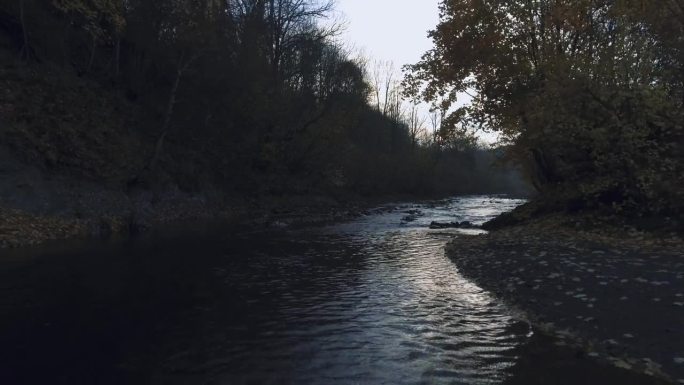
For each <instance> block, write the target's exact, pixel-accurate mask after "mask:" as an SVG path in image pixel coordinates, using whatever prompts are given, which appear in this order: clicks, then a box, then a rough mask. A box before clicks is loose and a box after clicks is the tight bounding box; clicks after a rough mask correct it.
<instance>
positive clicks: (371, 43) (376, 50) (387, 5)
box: [336, 0, 497, 143]
mask: <svg viewBox="0 0 684 385" xmlns="http://www.w3.org/2000/svg"><path fill="white" fill-rule="evenodd" d="M439 3H440V0H336V10H337V11H336V12H337V15H336V17H339V18H341V19H342V20H344V21H345V23H346V29H345V31H344V32H343V34H342V36H341V38H342V40H343V41H345V42H346V43H347V44H348V45H349V46H350V47H353V48H355V49H357V50H360V51H361V52H363V54H364V56H366V57H368V58H369V59H371V60H380V61H391V62H393V63H394V67H395V68H396V70H397V71H399V70H400V69H401V67H402V66H403V65H405V64H413V63H416V62H418V61H419V60H420V58H421V57H422V56H423V54H424V53H425V52H427V51H428V50H430V48H432V40H431V39H430V38H429V37H428V32H429V31H430V30H432V29H434V28H435V27H436V26H437V23H438V22H439ZM463 99H464V100H463V101H466V100H468V99H469V98H468V97H467V96H466V95H463ZM421 110H423V113H424V114H425V115H426V116H427V114H428V111H429V106H428V105H427V104H424V105H423V106H422V107H421ZM479 137H480V139H481V140H482V141H483V142H485V143H494V142H496V140H497V136H496V135H494V134H489V133H480V134H479Z"/></svg>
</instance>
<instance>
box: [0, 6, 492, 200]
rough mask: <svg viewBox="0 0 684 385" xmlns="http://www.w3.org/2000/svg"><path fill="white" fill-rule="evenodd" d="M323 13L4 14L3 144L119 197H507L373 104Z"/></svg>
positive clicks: (123, 10) (121, 10)
mask: <svg viewBox="0 0 684 385" xmlns="http://www.w3.org/2000/svg"><path fill="white" fill-rule="evenodd" d="M331 10H332V3H331V2H325V1H309V0H155V1H149V0H11V1H9V0H6V1H3V2H2V5H1V6H0V32H1V34H2V40H0V44H2V46H3V47H4V49H5V50H6V52H9V51H13V53H14V55H15V57H16V58H20V59H21V62H19V61H18V59H17V60H14V59H9V58H8V56H7V55H4V57H3V61H4V62H5V65H4V67H3V73H2V75H3V77H4V78H5V79H6V86H7V89H8V90H9V91H8V94H7V95H9V96H7V100H8V101H6V103H5V105H6V106H10V105H11V106H12V107H11V108H5V109H4V110H0V111H3V112H2V113H3V114H4V116H3V117H2V118H3V119H4V120H6V121H7V122H9V123H10V124H8V125H7V126H6V127H5V129H4V130H5V132H4V133H3V134H4V135H3V144H5V145H8V146H10V147H12V148H13V149H15V150H16V151H17V152H18V153H20V154H21V156H22V157H24V158H26V159H27V160H30V161H32V162H38V163H41V164H43V165H44V166H45V167H46V168H48V169H50V170H53V169H54V170H57V171H64V172H69V173H74V174H78V175H79V176H84V177H88V178H93V179H101V180H106V181H107V182H108V183H112V184H114V185H117V186H118V185H126V186H127V187H128V188H137V187H141V186H142V187H145V186H150V185H158V184H160V183H162V184H163V183H171V184H175V185H178V186H180V187H181V188H182V189H186V190H196V189H203V188H205V187H206V186H215V187H219V188H228V189H234V190H238V191H245V192H262V193H288V192H290V193H305V192H308V191H311V190H326V189H337V188H341V189H348V190H354V191H357V192H361V193H367V194H383V193H412V192H420V193H431V192H445V193H446V192H485V190H487V192H489V190H496V191H497V192H502V191H503V190H505V189H506V186H504V185H501V183H499V185H496V183H498V182H492V181H491V180H488V179H487V178H486V177H484V174H483V173H482V169H481V168H477V167H476V166H475V165H476V163H477V162H478V160H480V161H481V160H482V158H483V156H485V157H488V159H489V160H488V161H487V162H489V163H491V162H490V161H493V160H494V158H493V157H492V156H491V155H483V154H486V153H487V152H486V151H483V150H479V149H477V148H476V146H474V145H473V142H471V143H470V144H468V145H467V146H464V145H459V146H451V145H449V143H450V142H449V140H450V139H449V138H446V139H444V140H440V141H435V140H428V139H424V140H418V135H417V130H416V127H415V125H411V124H410V122H407V120H406V117H405V116H403V115H402V114H397V113H396V112H397V111H393V113H392V114H390V113H389V112H388V111H380V108H379V106H370V105H369V103H368V100H369V93H370V92H371V87H370V86H369V82H368V79H367V76H366V70H365V66H364V63H362V62H361V61H359V60H357V59H353V58H351V55H350V54H349V53H348V52H346V51H345V49H344V48H343V47H342V46H340V45H339V44H337V43H335V40H334V36H335V33H336V30H335V29H336V27H335V26H323V24H321V23H319V20H320V19H322V18H324V17H327V16H328V15H329V13H330V11H331ZM329 24H332V23H328V24H326V25H329ZM444 132H446V130H445V131H444ZM489 163H487V164H488V165H489ZM477 164H481V163H477ZM478 167H479V166H478ZM492 172H493V173H495V174H496V173H498V171H492ZM497 175H499V174H497ZM502 180H504V179H502ZM499 182H500V181H499ZM495 185H496V186H495Z"/></svg>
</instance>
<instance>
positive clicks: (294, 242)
mask: <svg viewBox="0 0 684 385" xmlns="http://www.w3.org/2000/svg"><path fill="white" fill-rule="evenodd" d="M520 203H521V201H518V200H511V199H505V198H501V197H465V198H454V199H449V200H445V201H439V202H432V203H425V204H411V205H401V206H390V208H394V209H393V210H391V211H387V210H376V211H375V212H374V213H372V214H371V215H368V216H366V217H362V218H360V219H358V220H355V221H353V222H350V223H344V224H339V225H334V226H328V227H324V228H314V229H299V230H280V231H276V232H253V233H237V234H236V233H235V232H233V231H230V232H229V231H224V232H219V233H214V234H212V235H204V236H201V237H200V236H190V235H188V236H186V237H180V238H175V239H165V240H159V239H146V240H138V241H131V242H126V243H120V244H114V245H107V246H106V247H84V248H83V250H82V251H79V252H73V251H71V252H66V251H64V252H52V253H41V254H40V255H37V256H33V257H31V258H26V256H25V255H20V254H16V255H15V254H11V253H6V254H7V255H6V257H5V258H3V260H2V262H1V265H2V266H0V279H1V280H2V281H1V282H2V283H1V284H0V290H2V291H0V295H1V296H2V297H1V298H2V301H0V316H2V319H1V320H0V327H1V328H0V364H1V366H0V383H11V384H39V383H40V384H81V383H83V384H125V383H131V384H138V383H140V384H147V383H150V384H423V383H424V384H497V383H501V382H502V381H504V380H505V379H506V378H507V376H508V374H507V373H508V372H509V371H508V370H509V369H510V368H511V366H512V365H513V364H514V363H515V362H516V359H517V358H516V353H515V352H516V348H517V347H519V346H520V345H521V344H522V343H524V341H525V340H526V338H527V337H528V335H529V333H530V330H529V327H528V326H527V324H525V323H524V322H520V321H516V318H515V317H513V316H512V314H511V313H510V311H509V310H508V309H506V307H505V306H503V305H502V304H501V303H499V302H497V301H496V300H495V299H494V298H493V297H492V296H490V295H489V294H488V293H487V292H484V291H483V290H482V289H480V288H479V287H477V286H476V285H474V284H472V283H471V282H469V281H468V280H466V279H464V278H463V277H462V276H461V275H460V274H459V272H458V269H457V267H456V266H455V265H454V264H453V263H452V262H451V261H449V260H448V259H447V258H446V257H445V255H444V246H445V244H446V243H447V242H448V241H449V240H450V239H452V237H453V236H454V235H459V234H461V233H462V231H459V230H430V229H429V228H428V225H429V223H430V222H431V221H444V222H451V221H455V220H458V221H463V220H468V221H471V222H474V223H481V222H483V221H485V220H487V219H489V218H491V217H493V216H495V215H497V214H498V213H500V212H502V211H507V210H510V209H512V208H513V207H515V206H516V205H518V204H520ZM411 210H415V211H411ZM409 211H411V212H412V213H413V214H414V215H413V217H414V218H415V221H412V222H405V221H402V218H405V217H407V216H409V215H410V213H409ZM227 233H229V234H227ZM34 254H35V253H34Z"/></svg>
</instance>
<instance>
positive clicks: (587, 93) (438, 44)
mask: <svg viewBox="0 0 684 385" xmlns="http://www.w3.org/2000/svg"><path fill="white" fill-rule="evenodd" d="M683 6H684V3H682V1H681V0H656V1H644V0H610V1H607V0H580V1H577V0H572V1H570V0H525V1H521V0H502V1H488V0H443V1H442V3H441V6H440V23H439V25H438V26H437V28H436V29H435V30H434V31H432V32H431V34H430V36H431V37H432V39H433V41H434V48H433V49H432V50H430V51H429V52H427V53H426V54H425V55H424V56H423V58H422V60H421V61H420V62H419V63H417V64H415V65H412V66H410V67H409V70H410V71H409V73H408V75H407V77H406V79H405V83H406V85H407V90H408V93H409V94H410V95H412V96H420V97H422V98H423V99H425V100H429V101H435V100H440V101H442V103H443V104H444V106H445V108H450V107H452V106H455V102H456V101H457V99H458V97H459V96H460V95H461V94H462V93H464V92H468V93H470V94H472V95H473V96H474V98H473V100H472V103H469V104H468V105H466V106H464V107H460V108H456V109H453V108H452V110H453V113H452V115H451V118H452V119H453V121H454V122H457V123H458V125H460V126H461V127H464V128H471V129H472V128H479V127H485V128H487V129H491V130H495V131H497V132H499V133H500V134H501V135H502V138H503V139H504V140H505V141H506V142H507V143H509V144H512V146H511V147H510V151H509V155H510V157H511V158H512V159H514V160H516V161H518V162H520V163H522V164H525V165H526V168H527V170H528V174H529V176H530V178H531V179H532V181H533V182H534V184H535V185H536V186H537V188H538V189H539V190H540V191H542V193H545V194H547V195H557V196H558V195H563V196H564V197H565V198H566V199H568V200H572V201H575V202H581V203H582V204H583V205H585V206H586V205H591V204H592V202H599V204H600V205H603V206H604V207H610V208H611V209H614V210H616V211H623V212H629V213H632V214H637V215H643V214H654V213H665V214H667V215H672V213H673V212H674V213H676V212H681V208H682V204H681V202H682V194H683V192H684V191H683V190H684V188H683V186H684V179H683V178H684V172H683V170H682V165H683V162H682V146H683V142H682V138H683V136H682V134H683V128H682V124H683V123H682V122H683V121H684V120H683V118H684V104H683V103H684V83H683V81H682V80H683V79H682V74H683V73H684V67H683V65H684V56H683V55H682V53H683V48H684V26H683V24H682V20H684V19H683V18H682V15H683V14H682V9H684V7H683Z"/></svg>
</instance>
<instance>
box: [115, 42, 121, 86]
mask: <svg viewBox="0 0 684 385" xmlns="http://www.w3.org/2000/svg"><path fill="white" fill-rule="evenodd" d="M120 62H121V36H119V35H118V34H117V35H116V46H115V47H114V78H115V79H118V78H119V69H120V65H121V64H120Z"/></svg>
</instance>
